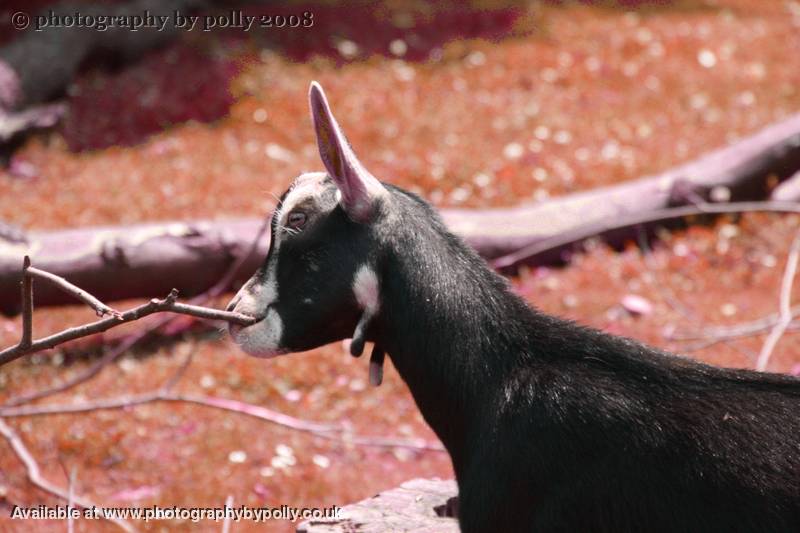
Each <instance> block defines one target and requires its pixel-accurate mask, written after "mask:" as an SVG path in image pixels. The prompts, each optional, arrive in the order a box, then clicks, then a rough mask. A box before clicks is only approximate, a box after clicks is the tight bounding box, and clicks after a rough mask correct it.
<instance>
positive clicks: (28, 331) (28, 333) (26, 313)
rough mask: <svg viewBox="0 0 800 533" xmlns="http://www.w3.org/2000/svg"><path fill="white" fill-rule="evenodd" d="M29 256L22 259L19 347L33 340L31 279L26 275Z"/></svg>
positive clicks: (29, 265) (28, 267) (29, 262)
mask: <svg viewBox="0 0 800 533" xmlns="http://www.w3.org/2000/svg"><path fill="white" fill-rule="evenodd" d="M30 267H31V258H30V257H28V256H27V255H26V256H25V258H24V259H23V260H22V337H21V338H20V340H19V345H18V346H19V347H20V349H25V348H28V347H29V346H30V345H31V343H32V342H33V280H32V279H31V278H30V277H29V276H28V270H30Z"/></svg>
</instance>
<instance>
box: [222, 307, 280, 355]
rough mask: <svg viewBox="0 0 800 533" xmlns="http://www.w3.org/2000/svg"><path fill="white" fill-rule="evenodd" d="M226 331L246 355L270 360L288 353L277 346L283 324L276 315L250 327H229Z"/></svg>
mask: <svg viewBox="0 0 800 533" xmlns="http://www.w3.org/2000/svg"><path fill="white" fill-rule="evenodd" d="M228 331H229V332H230V334H231V338H233V341H234V342H235V343H236V344H237V345H238V346H239V348H241V349H242V351H244V352H245V353H246V354H248V355H252V356H254V357H260V358H263V359H271V358H273V357H277V356H279V355H284V354H286V353H289V350H287V349H285V348H283V347H281V346H280V344H279V342H280V338H281V333H282V331H283V323H282V322H281V319H280V317H278V316H277V315H275V316H268V317H266V318H264V319H262V320H260V321H258V322H256V323H255V324H253V325H252V326H247V327H242V326H238V325H231V326H230V327H229V330H228Z"/></svg>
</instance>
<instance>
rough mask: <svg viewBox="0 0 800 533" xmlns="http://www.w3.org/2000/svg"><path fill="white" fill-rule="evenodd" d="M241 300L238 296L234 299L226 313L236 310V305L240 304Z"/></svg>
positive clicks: (229, 303)
mask: <svg viewBox="0 0 800 533" xmlns="http://www.w3.org/2000/svg"><path fill="white" fill-rule="evenodd" d="M239 300H240V298H239V297H238V296H234V297H233V299H232V300H231V301H230V302H228V307H226V308H225V310H226V311H233V310H234V309H235V308H236V304H238V303H239Z"/></svg>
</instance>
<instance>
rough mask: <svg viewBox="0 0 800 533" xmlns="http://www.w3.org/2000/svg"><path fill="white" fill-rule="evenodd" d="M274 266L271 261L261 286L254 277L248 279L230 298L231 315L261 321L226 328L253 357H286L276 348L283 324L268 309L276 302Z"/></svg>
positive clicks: (276, 283) (271, 310)
mask: <svg viewBox="0 0 800 533" xmlns="http://www.w3.org/2000/svg"><path fill="white" fill-rule="evenodd" d="M274 264H275V263H274V261H273V262H272V263H271V264H270V266H269V267H268V268H267V276H266V278H267V279H265V280H264V281H263V282H262V281H261V279H260V278H258V277H256V276H254V277H252V278H250V280H249V281H248V282H247V283H245V284H244V286H242V288H241V289H239V292H238V293H236V296H235V297H234V301H236V306H235V307H234V309H233V311H234V312H236V313H242V314H245V315H250V316H255V317H263V319H262V320H260V321H258V322H256V323H255V324H253V325H252V326H248V327H245V328H242V327H231V328H230V332H231V336H232V337H233V340H234V342H236V344H238V345H239V346H240V347H241V348H242V350H244V351H245V352H246V353H248V354H250V355H254V356H256V357H274V356H276V355H280V354H282V353H286V350H285V349H283V348H281V345H280V342H281V336H282V335H283V320H282V319H281V317H280V315H279V314H278V312H277V311H276V310H275V309H274V308H270V306H271V305H272V304H274V303H275V302H276V301H277V299H278V282H277V279H276V275H275V268H274V266H273V265H274Z"/></svg>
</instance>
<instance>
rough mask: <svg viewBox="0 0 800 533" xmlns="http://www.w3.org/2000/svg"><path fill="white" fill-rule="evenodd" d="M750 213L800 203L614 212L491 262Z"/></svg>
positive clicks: (515, 262)
mask: <svg viewBox="0 0 800 533" xmlns="http://www.w3.org/2000/svg"><path fill="white" fill-rule="evenodd" d="M748 212H769V213H800V203H798V202H777V201H765V202H731V203H711V202H702V203H697V204H692V205H685V206H681V207H670V208H665V209H655V210H653V211H647V212H645V213H639V212H636V213H630V214H626V215H616V214H615V215H612V216H609V217H607V218H604V219H601V220H596V221H593V222H590V223H588V224H584V225H581V226H577V227H575V228H574V229H570V230H568V231H565V232H563V233H560V234H558V235H554V236H553V237H550V238H547V239H543V240H541V241H538V242H536V243H534V244H532V245H530V246H525V247H523V248H521V249H519V250H516V251H514V252H512V253H510V254H507V255H504V256H502V257H498V258H497V259H493V260H492V261H490V263H491V265H492V266H493V267H494V268H496V269H499V270H508V269H511V268H513V267H517V266H519V265H521V264H524V263H525V262H526V261H528V260H530V259H531V258H533V257H537V256H540V255H542V254H545V253H547V252H551V251H553V250H558V249H561V248H564V247H565V246H571V245H577V244H579V243H581V242H583V241H585V240H586V239H590V238H592V237H597V236H600V235H604V234H607V233H610V232H613V231H617V230H621V229H625V228H635V227H639V226H646V225H651V224H654V223H657V222H665V221H667V220H674V219H678V218H684V217H691V216H700V215H723V214H731V213H748Z"/></svg>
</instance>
